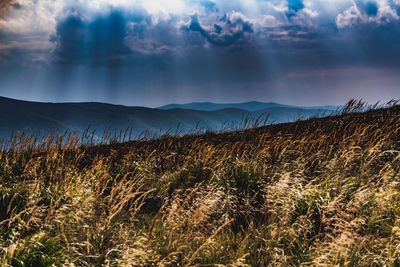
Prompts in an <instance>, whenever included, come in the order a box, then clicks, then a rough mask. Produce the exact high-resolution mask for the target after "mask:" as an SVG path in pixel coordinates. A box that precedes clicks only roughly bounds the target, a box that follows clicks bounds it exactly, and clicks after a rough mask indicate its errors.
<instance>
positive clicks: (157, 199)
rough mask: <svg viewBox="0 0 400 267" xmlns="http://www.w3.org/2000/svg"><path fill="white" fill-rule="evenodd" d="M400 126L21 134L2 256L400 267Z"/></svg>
mask: <svg viewBox="0 0 400 267" xmlns="http://www.w3.org/2000/svg"><path fill="white" fill-rule="evenodd" d="M399 131H400V107H399V106H394V107H391V108H385V109H383V108H382V109H377V110H371V111H367V112H364V113H351V112H349V113H347V114H343V115H337V116H330V117H327V118H322V119H310V120H307V121H299V122H295V123H287V124H279V125H271V126H265V127H260V128H252V129H247V130H244V131H236V132H228V133H220V134H216V133H206V134H202V135H189V136H184V137H173V136H164V137H162V138H159V139H155V140H149V141H132V142H125V143H113V144H108V145H106V144H104V145H97V146H94V145H93V146H88V145H87V146H84V145H79V139H74V138H73V137H72V138H71V139H70V141H69V142H63V141H62V140H57V141H51V140H50V139H49V140H48V141H46V140H45V141H44V142H43V143H40V144H38V142H37V141H36V140H35V139H34V138H31V139H29V138H22V137H21V138H15V139H14V143H9V144H3V148H2V151H1V153H0V181H1V182H0V264H1V265H2V266H3V265H5V266H7V265H12V266H49V265H54V266H60V265H69V266H103V265H104V266H108V265H110V266H193V265H197V266H223V265H228V266H298V265H309V266H319V265H322V266H327V265H328V266H329V265H340V266H343V265H344V266H400V174H399V171H400V133H399ZM5 147H7V149H6V148H5Z"/></svg>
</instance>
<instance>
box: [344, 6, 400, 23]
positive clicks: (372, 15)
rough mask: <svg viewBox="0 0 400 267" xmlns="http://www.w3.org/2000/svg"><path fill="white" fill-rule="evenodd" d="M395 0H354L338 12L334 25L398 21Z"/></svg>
mask: <svg viewBox="0 0 400 267" xmlns="http://www.w3.org/2000/svg"><path fill="white" fill-rule="evenodd" d="M394 5H396V3H395V2H392V1H391V0H374V1H363V0H356V1H354V2H353V4H352V5H351V6H350V7H349V8H347V9H346V10H344V11H343V12H342V13H340V14H338V15H337V17H336V25H337V26H338V28H344V27H351V26H354V25H357V24H371V23H373V24H376V25H381V24H386V23H390V22H392V21H398V20H399V16H398V14H397V12H396V8H395V7H394Z"/></svg>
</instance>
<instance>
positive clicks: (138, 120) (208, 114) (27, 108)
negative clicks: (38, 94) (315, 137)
mask: <svg viewBox="0 0 400 267" xmlns="http://www.w3.org/2000/svg"><path fill="white" fill-rule="evenodd" d="M201 106H202V107H203V108H204V109H207V108H208V109H213V108H218V109H216V110H196V109H194V108H195V107H196V106H195V105H190V104H188V105H186V106H185V105H184V106H183V107H186V108H182V106H181V105H177V106H173V105H170V106H169V107H164V108H146V107H129V106H122V105H113V104H105V103H97V102H87V103H41V102H32V101H22V100H15V99H10V98H5V97H0V137H6V138H7V137H9V136H10V135H11V134H12V133H15V132H17V131H19V132H22V131H25V132H27V133H37V132H40V134H41V135H47V134H48V133H54V134H60V133H64V132H65V131H72V132H74V131H75V132H77V133H78V134H80V133H82V132H84V131H85V129H86V128H87V127H88V126H89V125H90V126H91V129H95V130H96V135H97V136H101V135H102V133H103V132H104V131H105V130H106V129H108V128H109V129H110V131H112V132H119V131H120V130H122V131H124V130H126V129H127V128H131V129H132V134H133V135H138V134H140V133H141V132H143V131H146V130H147V131H149V132H151V133H158V134H162V133H165V132H167V131H169V132H171V133H172V134H175V133H180V134H185V133H189V132H191V131H193V130H203V131H204V130H210V131H219V130H229V129H238V128H240V127H242V126H243V123H244V121H246V119H249V118H250V119H256V118H259V117H260V116H261V120H262V119H263V118H266V117H268V121H267V123H280V122H289V121H295V120H298V119H307V118H309V117H313V116H324V115H328V114H329V113H330V112H332V110H331V109H328V108H325V109H323V108H302V107H294V106H286V105H280V104H277V103H261V102H247V103H242V104H214V103H207V104H206V105H205V106H204V103H202V105H201ZM197 107H198V108H200V106H199V105H198V106H197ZM256 108H261V109H257V110H254V109H256Z"/></svg>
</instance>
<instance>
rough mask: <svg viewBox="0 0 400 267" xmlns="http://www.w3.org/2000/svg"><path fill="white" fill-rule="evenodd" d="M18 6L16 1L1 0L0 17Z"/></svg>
mask: <svg viewBox="0 0 400 267" xmlns="http://www.w3.org/2000/svg"><path fill="white" fill-rule="evenodd" d="M13 4H14V5H18V3H15V0H1V1H0V16H2V15H3V14H4V13H5V12H6V11H7V10H8V9H9V8H10V7H12V6H13Z"/></svg>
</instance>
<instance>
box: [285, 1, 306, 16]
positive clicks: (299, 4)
mask: <svg viewBox="0 0 400 267" xmlns="http://www.w3.org/2000/svg"><path fill="white" fill-rule="evenodd" d="M288 8H289V11H288V12H287V14H286V15H287V16H288V17H289V18H290V17H292V16H294V15H296V13H297V12H298V11H300V10H302V9H303V8H304V3H303V0H288Z"/></svg>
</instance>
